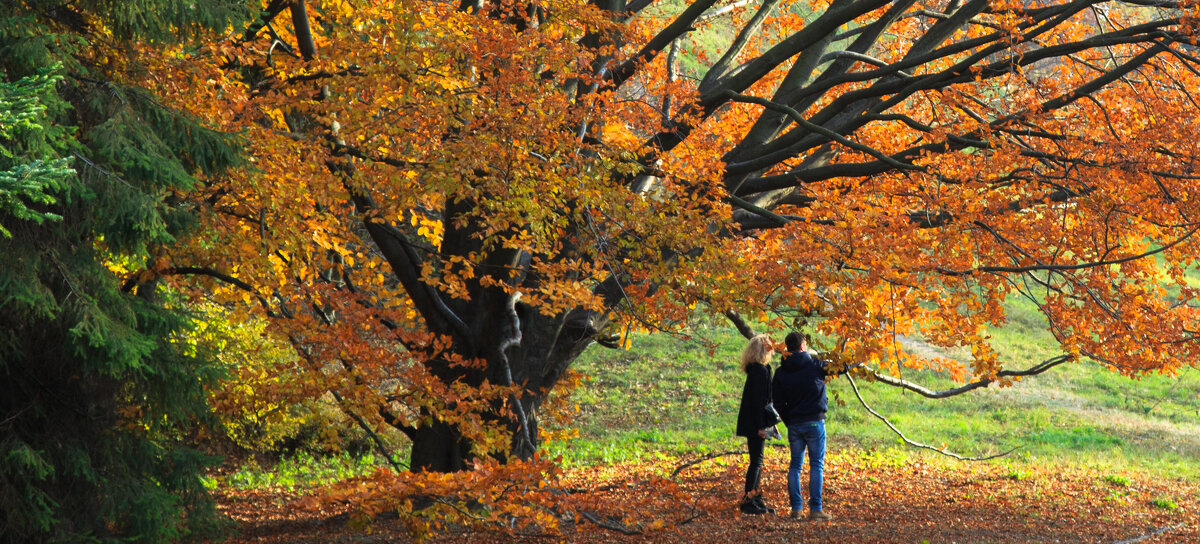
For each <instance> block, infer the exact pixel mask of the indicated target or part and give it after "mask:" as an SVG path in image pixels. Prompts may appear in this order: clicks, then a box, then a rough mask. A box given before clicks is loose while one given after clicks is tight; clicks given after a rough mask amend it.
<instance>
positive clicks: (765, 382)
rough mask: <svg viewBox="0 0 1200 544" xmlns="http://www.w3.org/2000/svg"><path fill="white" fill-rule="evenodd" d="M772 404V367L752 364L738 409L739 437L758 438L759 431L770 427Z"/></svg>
mask: <svg viewBox="0 0 1200 544" xmlns="http://www.w3.org/2000/svg"><path fill="white" fill-rule="evenodd" d="M768 402H771V367H768V366H766V365H761V364H758V363H751V364H750V365H749V366H747V367H746V384H745V385H743V386H742V405H741V407H739V408H738V418H737V433H736V434H737V435H738V436H745V437H754V438H758V431H759V430H761V429H765V428H767V427H768V424H767V417H766V407H767V403H768Z"/></svg>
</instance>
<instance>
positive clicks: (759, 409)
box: [737, 334, 775, 514]
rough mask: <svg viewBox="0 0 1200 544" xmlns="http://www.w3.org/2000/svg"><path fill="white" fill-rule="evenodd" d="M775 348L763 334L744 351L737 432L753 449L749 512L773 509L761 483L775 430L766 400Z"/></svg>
mask: <svg viewBox="0 0 1200 544" xmlns="http://www.w3.org/2000/svg"><path fill="white" fill-rule="evenodd" d="M774 352H775V345H774V343H772V342H771V337H769V336H767V335H765V334H760V335H758V336H755V337H754V338H751V339H750V343H749V344H748V345H747V346H746V349H745V350H744V351H742V372H744V373H745V374H746V384H745V385H744V386H742V404H741V407H740V408H739V409H738V418H737V435H738V436H744V437H746V446H747V448H748V449H749V450H750V466H748V467H746V494H745V495H743V496H742V504H741V510H742V512H743V513H746V514H767V513H774V512H775V510H774V509H773V508H770V507H768V506H767V505H766V504H764V503H763V499H762V491H760V490H759V487H758V484H759V481H760V480H761V479H762V464H763V444H764V442H766V438H767V436H768V435H769V433H770V432H771V431H772V430H773V428H774V425H772V423H774V422H772V421H767V415H766V414H767V410H766V408H767V403H769V402H771V368H770V367H768V366H767V363H768V362H769V361H770V360H771V355H772V354H773V353H774Z"/></svg>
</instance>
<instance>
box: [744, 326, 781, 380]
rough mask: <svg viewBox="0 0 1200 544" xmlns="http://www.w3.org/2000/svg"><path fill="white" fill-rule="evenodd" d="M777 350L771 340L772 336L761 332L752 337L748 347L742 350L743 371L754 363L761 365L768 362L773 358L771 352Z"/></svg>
mask: <svg viewBox="0 0 1200 544" xmlns="http://www.w3.org/2000/svg"><path fill="white" fill-rule="evenodd" d="M774 352H775V343H774V342H771V337H770V336H767V335H765V334H760V335H758V336H755V337H754V338H751V339H750V343H749V344H747V345H746V349H745V350H742V372H746V369H747V368H748V367H749V366H750V365H751V364H753V363H758V364H760V365H765V364H767V361H770V360H771V354H772V353H774Z"/></svg>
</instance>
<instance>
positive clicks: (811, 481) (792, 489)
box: [787, 421, 825, 512]
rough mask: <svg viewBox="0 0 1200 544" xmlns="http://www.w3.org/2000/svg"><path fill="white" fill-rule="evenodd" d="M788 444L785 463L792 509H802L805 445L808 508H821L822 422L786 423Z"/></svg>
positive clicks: (823, 468) (816, 509) (823, 471)
mask: <svg viewBox="0 0 1200 544" xmlns="http://www.w3.org/2000/svg"><path fill="white" fill-rule="evenodd" d="M787 430H788V446H790V449H791V450H792V461H791V463H789V464H788V479H787V482H788V501H789V502H791V506H792V510H802V509H803V507H804V497H802V496H801V495H800V471H801V469H802V468H803V465H804V449H805V448H808V467H809V471H808V509H809V510H810V511H813V512H817V511H819V510H821V480H822V479H823V478H824V477H825V422H824V421H809V422H807V423H797V424H795V425H788V428H787Z"/></svg>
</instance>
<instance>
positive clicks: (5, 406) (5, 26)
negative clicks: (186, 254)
mask: <svg viewBox="0 0 1200 544" xmlns="http://www.w3.org/2000/svg"><path fill="white" fill-rule="evenodd" d="M243 11H244V10H241V9H237V7H236V6H233V5H229V4H212V3H200V4H181V3H178V2H139V3H137V4H136V5H132V4H129V3H126V2H116V1H114V2H98V1H91V2H69V3H64V2H57V1H21V0H18V1H16V2H5V3H3V4H2V5H0V308H2V309H3V312H0V527H3V529H2V530H0V541H4V542H21V543H29V542H51V541H54V542H81V541H89V542H92V541H94V542H117V541H121V542H130V541H136V542H160V541H165V540H175V539H179V538H181V537H186V536H189V535H195V534H201V533H202V532H205V531H208V530H211V529H213V528H214V527H215V516H214V515H213V512H212V511H211V507H210V505H209V503H208V499H207V493H206V491H205V490H204V489H203V488H202V487H201V485H200V481H199V472H198V471H199V469H200V468H201V467H202V466H203V465H204V464H205V459H204V457H202V456H201V455H199V454H198V453H197V452H195V451H192V450H189V449H187V448H184V447H181V445H180V440H181V438H182V437H183V436H184V433H186V432H187V429H188V428H189V427H190V426H191V425H192V423H193V422H194V420H195V419H196V418H197V417H199V416H200V415H202V414H203V413H205V411H206V399H205V397H204V390H203V388H202V384H203V383H204V382H205V381H208V380H210V379H211V377H212V376H211V370H210V369H209V367H208V366H207V364H206V363H205V362H204V359H203V358H201V357H200V356H201V355H203V354H198V353H192V352H189V350H187V349H185V346H184V344H183V343H182V342H180V339H181V337H180V334H181V333H182V332H184V331H186V330H187V329H188V328H189V322H190V318H189V317H188V316H187V315H186V314H184V313H181V312H180V311H178V310H176V309H172V308H170V307H168V306H169V304H168V303H169V302H170V297H169V296H167V294H166V293H165V292H164V291H163V286H162V285H161V284H160V283H158V282H156V281H154V279H153V274H151V273H143V274H141V275H139V276H136V277H130V276H128V275H127V274H126V271H127V270H129V269H135V270H144V269H146V268H151V269H152V268H154V266H155V265H154V264H153V263H152V262H150V260H149V258H150V257H151V255H153V254H157V253H160V252H161V250H160V249H158V248H160V247H162V246H164V245H167V244H171V243H173V242H174V241H175V239H176V236H178V235H179V233H180V232H181V231H182V230H183V229H184V228H185V227H187V226H189V225H194V224H195V220H194V219H189V217H188V212H187V210H185V209H182V208H181V207H180V204H181V203H182V202H183V201H182V200H181V199H180V198H179V197H178V193H179V192H180V191H186V190H188V189H190V188H193V187H194V186H195V185H196V184H197V179H196V176H203V175H208V174H211V173H214V172H216V171H218V170H221V169H223V168H225V167H228V166H230V165H232V164H234V163H236V162H237V160H236V159H237V157H238V142H237V140H236V139H235V138H232V137H230V136H227V135H224V134H221V133H218V132H214V131H212V130H210V129H207V128H204V127H203V126H202V125H200V124H198V123H197V122H196V121H195V120H194V119H193V118H192V117H190V116H187V115H184V114H181V113H180V112H176V111H172V110H170V109H167V108H165V107H163V106H162V105H161V104H160V103H159V102H158V101H157V99H156V98H155V97H154V95H153V94H152V93H151V92H150V91H148V90H146V89H144V88H140V87H137V86H133V85H131V82H132V81H133V80H134V79H136V78H137V75H136V74H137V73H138V72H140V70H141V69H142V67H141V66H140V65H139V60H140V59H139V56H138V55H137V54H136V53H135V51H134V50H133V48H132V45H133V44H135V43H138V42H149V43H171V42H176V41H179V40H186V39H189V38H191V37H197V36H200V35H202V33H203V32H204V31H205V30H206V29H224V28H226V27H227V26H228V25H230V24H234V23H237V22H238V21H239V17H240V16H241V14H242V12H243Z"/></svg>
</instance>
